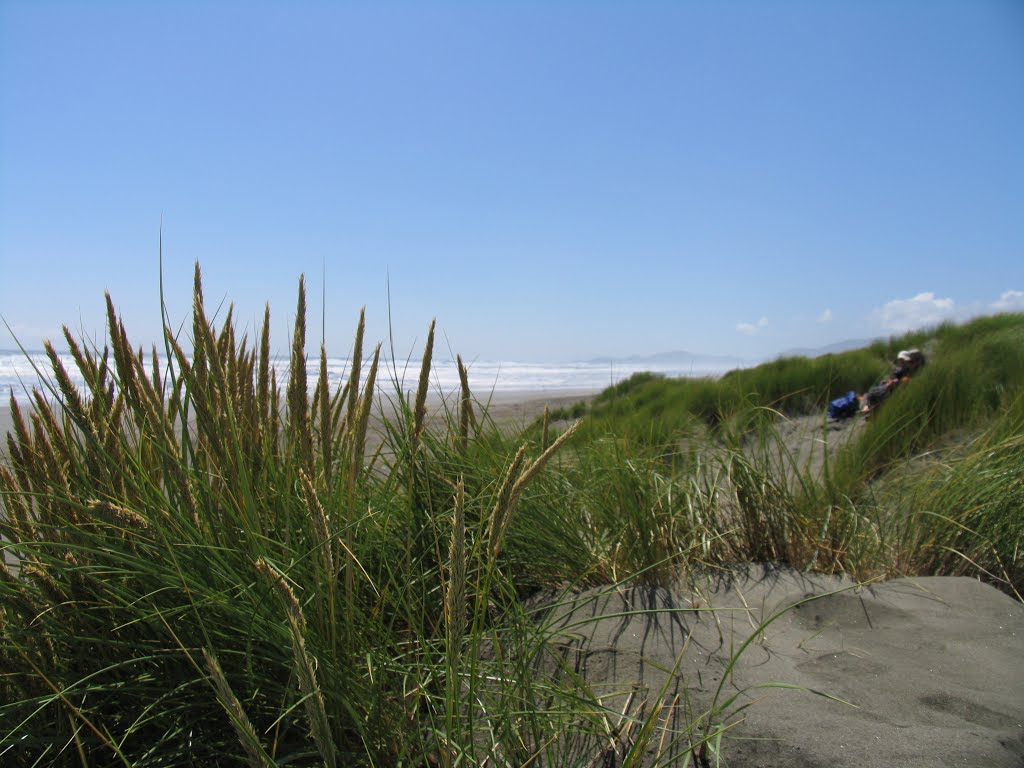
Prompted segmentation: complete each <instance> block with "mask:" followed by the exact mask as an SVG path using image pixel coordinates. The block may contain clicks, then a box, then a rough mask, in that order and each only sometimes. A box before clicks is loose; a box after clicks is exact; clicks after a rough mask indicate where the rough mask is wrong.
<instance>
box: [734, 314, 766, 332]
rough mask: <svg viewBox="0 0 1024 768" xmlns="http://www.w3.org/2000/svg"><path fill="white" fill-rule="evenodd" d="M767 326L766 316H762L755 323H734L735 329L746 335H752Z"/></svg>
mask: <svg viewBox="0 0 1024 768" xmlns="http://www.w3.org/2000/svg"><path fill="white" fill-rule="evenodd" d="M767 327H768V318H767V317H762V318H761V319H760V320H758V321H757V323H756V324H755V323H736V330H737V331H739V332H740V333H742V334H745V335H747V336H753V335H755V334H756V333H758V332H759V331H760V330H761V329H762V328H767Z"/></svg>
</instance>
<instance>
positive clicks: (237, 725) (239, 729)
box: [203, 648, 277, 768]
mask: <svg viewBox="0 0 1024 768" xmlns="http://www.w3.org/2000/svg"><path fill="white" fill-rule="evenodd" d="M203 658H204V659H205V660H206V668H207V669H208V670H209V671H210V676H211V677H212V678H213V685H214V688H215V689H216V691H217V701H218V702H220V705H221V706H222V707H224V711H225V712H227V714H228V717H229V718H230V719H231V725H232V726H234V729H235V733H237V734H238V740H239V741H240V742H241V744H242V749H244V750H245V754H246V756H247V757H248V758H249V765H251V766H253V768H273V766H276V765H277V763H275V762H274V761H273V760H272V759H271V758H270V757H268V755H267V753H266V752H265V751H264V749H263V746H262V745H261V744H260V739H259V736H257V735H256V729H255V728H253V725H252V722H251V721H250V720H249V716H248V715H246V714H245V710H244V709H243V708H242V702H240V701H239V700H238V697H237V696H236V695H235V692H234V690H232V688H231V685H230V684H229V683H228V679H227V676H226V675H225V674H224V670H222V669H221V667H220V662H218V661H217V657H216V656H214V655H213V654H212V653H211V652H210V651H209V650H207V649H206V648H203Z"/></svg>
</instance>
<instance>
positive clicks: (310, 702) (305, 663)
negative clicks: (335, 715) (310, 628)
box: [256, 557, 336, 768]
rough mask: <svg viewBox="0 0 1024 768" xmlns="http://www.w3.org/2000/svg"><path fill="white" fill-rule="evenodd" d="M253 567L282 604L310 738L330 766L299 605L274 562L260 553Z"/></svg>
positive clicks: (323, 713)
mask: <svg viewBox="0 0 1024 768" xmlns="http://www.w3.org/2000/svg"><path fill="white" fill-rule="evenodd" d="M256 570H258V571H259V572H260V573H262V574H263V575H264V576H265V577H266V578H267V579H268V580H269V581H270V582H271V585H272V586H273V588H274V591H275V592H277V596H278V598H279V599H280V601H281V603H282V605H283V606H284V609H285V615H286V617H287V619H288V626H289V629H290V630H291V637H292V655H293V658H294V660H295V673H296V676H297V677H298V680H299V691H300V692H301V693H302V696H303V706H304V707H305V709H306V716H307V717H308V718H309V723H310V730H311V731H312V734H313V741H314V742H316V745H317V749H318V750H319V751H320V757H321V758H322V759H323V760H324V763H325V764H326V765H327V766H329V767H330V768H333V766H334V765H335V764H336V748H335V745H334V738H333V737H332V736H331V729H330V722H329V721H328V719H327V706H326V704H325V702H324V695H323V691H322V690H321V689H320V685H319V683H318V682H317V679H316V661H315V659H314V658H313V656H312V654H310V653H309V651H308V650H307V648H306V618H305V616H304V615H303V613H302V607H301V606H300V605H299V601H298V599H297V598H296V597H295V593H294V592H292V588H291V587H290V586H288V583H287V582H286V581H285V579H284V575H283V574H282V573H281V572H280V571H278V570H277V569H276V568H275V567H274V566H272V565H271V564H270V563H268V562H267V561H266V560H264V559H263V558H262V557H261V558H259V559H258V560H257V561H256Z"/></svg>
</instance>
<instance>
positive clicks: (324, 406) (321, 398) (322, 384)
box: [313, 344, 334, 486]
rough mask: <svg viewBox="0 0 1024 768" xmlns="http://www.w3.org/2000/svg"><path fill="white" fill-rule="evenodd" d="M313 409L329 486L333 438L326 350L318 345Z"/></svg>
mask: <svg viewBox="0 0 1024 768" xmlns="http://www.w3.org/2000/svg"><path fill="white" fill-rule="evenodd" d="M313 409H314V410H315V411H317V412H318V413H319V419H320V458H321V460H322V461H323V465H324V475H325V476H326V478H327V485H328V486H330V484H331V468H332V466H333V465H334V455H333V454H334V449H333V437H334V430H333V429H332V427H331V393H330V384H329V383H328V377H327V349H326V348H325V347H324V345H323V344H321V345H320V376H319V377H318V378H317V382H316V394H315V395H314V396H313Z"/></svg>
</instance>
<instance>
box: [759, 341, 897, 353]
mask: <svg viewBox="0 0 1024 768" xmlns="http://www.w3.org/2000/svg"><path fill="white" fill-rule="evenodd" d="M876 341H878V339H846V341H837V342H835V343H834V344H828V345H826V346H824V347H813V348H812V347H796V348H794V349H787V350H784V351H782V352H779V354H778V355H776V357H821V356H822V355H836V354H839V353H840V352H849V351H850V350H851V349H861V348H863V347H868V346H871V345H872V344H874V343H875V342H876Z"/></svg>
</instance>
